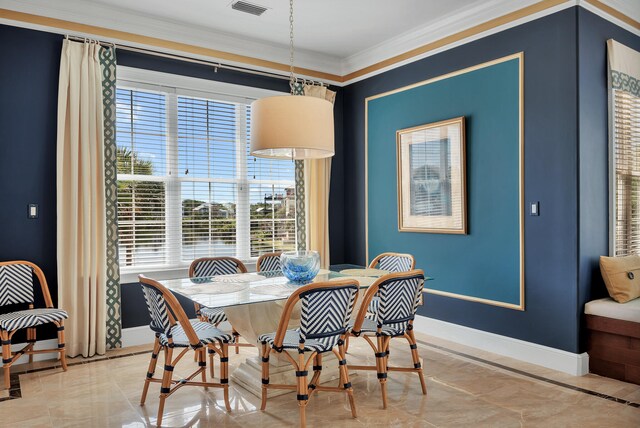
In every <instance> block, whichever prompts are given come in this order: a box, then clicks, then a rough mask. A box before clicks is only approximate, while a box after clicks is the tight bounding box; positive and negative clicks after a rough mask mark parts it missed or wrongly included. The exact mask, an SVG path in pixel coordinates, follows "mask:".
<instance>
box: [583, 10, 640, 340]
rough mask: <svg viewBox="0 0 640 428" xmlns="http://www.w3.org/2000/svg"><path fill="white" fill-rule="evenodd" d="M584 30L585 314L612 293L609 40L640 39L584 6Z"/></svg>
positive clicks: (632, 42)
mask: <svg viewBox="0 0 640 428" xmlns="http://www.w3.org/2000/svg"><path fill="white" fill-rule="evenodd" d="M578 34H579V37H578V43H579V44H578V88H579V93H578V97H579V98H578V108H579V116H578V121H579V132H580V135H579V141H580V146H579V159H580V164H579V167H580V195H579V198H580V202H579V208H580V217H579V224H580V238H579V239H580V249H579V251H580V253H579V259H578V263H579V271H578V281H579V282H578V286H579V289H578V310H579V311H578V312H579V314H578V315H581V314H582V311H583V309H584V304H585V303H586V302H588V301H590V300H593V299H596V298H600V297H605V296H607V291H606V288H605V286H604V283H603V281H602V276H601V275H600V267H599V265H598V257H599V256H600V255H608V254H609V185H608V138H609V137H608V104H607V103H608V101H607V97H608V94H607V45H606V42H607V40H608V39H614V40H616V41H618V42H620V43H622V44H623V45H626V46H628V47H630V48H632V49H635V50H636V51H639V52H640V37H638V36H636V35H634V34H632V33H630V32H628V31H626V30H624V29H622V28H620V27H618V26H617V25H614V24H612V23H611V22H609V21H607V20H605V19H603V18H601V17H599V16H597V15H595V14H593V13H591V12H589V11H587V10H585V9H582V8H579V9H578ZM580 319H581V320H582V317H581V316H580ZM583 331H584V330H583Z"/></svg>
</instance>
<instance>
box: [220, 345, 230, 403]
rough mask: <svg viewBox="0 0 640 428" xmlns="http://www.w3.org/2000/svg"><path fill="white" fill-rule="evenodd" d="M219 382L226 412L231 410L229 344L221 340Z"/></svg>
mask: <svg viewBox="0 0 640 428" xmlns="http://www.w3.org/2000/svg"><path fill="white" fill-rule="evenodd" d="M220 383H221V384H223V385H224V405H225V406H226V407H227V412H230V411H231V404H230V403H229V344H228V343H227V342H222V356H221V357H220Z"/></svg>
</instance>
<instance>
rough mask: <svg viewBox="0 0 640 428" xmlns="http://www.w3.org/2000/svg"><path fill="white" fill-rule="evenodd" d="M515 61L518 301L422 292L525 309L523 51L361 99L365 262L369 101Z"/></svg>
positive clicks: (426, 289)
mask: <svg viewBox="0 0 640 428" xmlns="http://www.w3.org/2000/svg"><path fill="white" fill-rule="evenodd" d="M514 59H517V60H518V98H519V101H518V106H519V112H518V129H519V132H518V139H519V142H518V171H519V174H518V175H519V177H518V182H519V183H518V189H519V195H518V203H519V209H518V223H519V237H520V245H519V250H520V257H519V261H520V301H519V303H517V304H513V303H506V302H501V301H498V300H491V299H484V298H481V297H475V296H469V295H465V294H458V293H450V292H447V291H441V290H434V289H431V288H425V289H424V292H425V293H430V294H437V295H440V296H446V297H451V298H454V299H460V300H468V301H472V302H477V303H483V304H487V305H492V306H499V307H503V308H507V309H514V310H518V311H524V310H525V281H524V278H525V276H524V274H525V272H524V52H517V53H514V54H511V55H507V56H504V57H500V58H497V59H494V60H491V61H487V62H484V63H481V64H477V65H474V66H471V67H467V68H463V69H460V70H457V71H453V72H451V73H447V74H443V75H441V76H437V77H434V78H431V79H428V80H423V81H420V82H417V83H413V84H411V85H407V86H403V87H400V88H397V89H393V90H391V91H386V92H382V93H379V94H376V95H371V96H369V97H366V98H365V100H364V186H365V191H364V198H365V201H364V213H365V221H364V223H365V256H366V259H367V261H368V260H369V153H368V152H369V101H372V100H375V99H378V98H382V97H385V96H387V95H392V94H396V93H398V92H404V91H407V90H409V89H413V88H417V87H420V86H424V85H428V84H430V83H434V82H438V81H440V80H445V79H449V78H452V77H456V76H460V75H463V74H466V73H470V72H472V71H476V70H480V69H482V68H487V67H491V66H492V65H496V64H500V63H503V62H507V61H511V60H514Z"/></svg>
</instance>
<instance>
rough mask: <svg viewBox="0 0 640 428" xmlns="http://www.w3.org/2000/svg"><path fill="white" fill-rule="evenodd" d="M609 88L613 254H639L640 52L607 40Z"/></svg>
mask: <svg viewBox="0 0 640 428" xmlns="http://www.w3.org/2000/svg"><path fill="white" fill-rule="evenodd" d="M607 46H608V56H609V85H610V91H611V96H610V100H611V114H610V121H611V124H610V128H611V137H612V142H611V150H612V166H613V173H612V181H613V183H612V184H613V189H612V190H613V191H612V198H613V201H612V208H613V231H612V234H613V243H612V247H613V255H615V256H626V255H633V254H640V53H639V52H636V51H634V50H632V49H630V48H628V47H626V46H624V45H621V44H620V43H617V42H615V41H614V40H608V41H607Z"/></svg>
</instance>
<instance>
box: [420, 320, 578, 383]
mask: <svg viewBox="0 0 640 428" xmlns="http://www.w3.org/2000/svg"><path fill="white" fill-rule="evenodd" d="M413 325H414V328H415V331H416V332H419V333H423V334H427V335H430V336H435V337H438V338H441V339H445V340H449V341H451V342H455V343H459V344H461V345H466V346H471V347H473V348H478V349H481V350H483V351H488V352H493V353H494V354H498V355H503V356H505V357H510V358H515V359H517V360H520V361H524V362H527V363H531V364H536V365H539V366H542V367H546V368H549V369H553V370H558V371H561V372H564V373H568V374H570V375H573V376H583V375H586V374H587V373H589V355H587V353H586V352H584V353H582V354H574V353H571V352H567V351H563V350H561V349H556V348H551V347H548V346H543V345H539V344H537V343H532V342H526V341H524V340H520V339H514V338H512V337H507V336H501V335H499V334H495V333H489V332H487V331H482V330H477V329H474V328H470V327H465V326H461V325H458V324H452V323H449V322H445V321H440V320H437V319H434V318H428V317H424V316H420V315H417V316H416V319H415V321H414V324H413Z"/></svg>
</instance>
